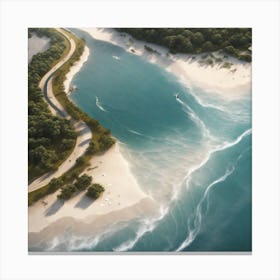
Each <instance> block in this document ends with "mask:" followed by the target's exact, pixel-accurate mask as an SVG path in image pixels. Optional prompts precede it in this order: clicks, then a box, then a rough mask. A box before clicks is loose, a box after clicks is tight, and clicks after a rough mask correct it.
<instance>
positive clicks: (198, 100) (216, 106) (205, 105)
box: [188, 86, 229, 113]
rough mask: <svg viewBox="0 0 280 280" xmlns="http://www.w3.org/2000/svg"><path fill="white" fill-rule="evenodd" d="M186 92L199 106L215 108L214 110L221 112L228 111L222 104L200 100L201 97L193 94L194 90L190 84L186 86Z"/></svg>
mask: <svg viewBox="0 0 280 280" xmlns="http://www.w3.org/2000/svg"><path fill="white" fill-rule="evenodd" d="M188 92H189V93H190V95H191V96H192V97H193V98H194V99H195V101H196V102H197V103H198V104H199V105H200V106H201V107H203V108H211V109H215V110H218V111H221V112H223V113H229V111H228V110H226V108H224V107H223V106H218V105H214V104H210V103H205V102H204V101H202V100H201V98H200V97H198V96H197V94H195V91H194V89H193V88H192V87H191V86H189V87H188Z"/></svg>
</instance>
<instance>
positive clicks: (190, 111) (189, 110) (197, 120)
mask: <svg viewBox="0 0 280 280" xmlns="http://www.w3.org/2000/svg"><path fill="white" fill-rule="evenodd" d="M176 100H177V101H178V102H179V103H180V104H181V105H182V106H183V107H184V108H186V109H187V113H188V114H189V116H190V117H191V119H192V120H193V121H194V122H195V123H196V124H197V125H198V126H200V127H201V129H202V132H203V134H204V136H205V137H207V138H209V139H214V137H213V136H212V135H211V133H210V131H209V129H208V128H207V127H206V125H205V123H204V122H203V121H202V120H201V119H200V118H199V117H198V116H197V115H196V113H195V112H194V111H193V109H192V108H191V107H190V106H189V105H187V104H186V103H185V102H183V101H182V100H181V99H180V98H178V97H177V98H176Z"/></svg>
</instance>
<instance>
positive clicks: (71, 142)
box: [28, 28, 76, 181]
mask: <svg viewBox="0 0 280 280" xmlns="http://www.w3.org/2000/svg"><path fill="white" fill-rule="evenodd" d="M32 33H36V35H37V36H39V37H42V36H46V37H49V38H50V39H51V41H50V47H49V49H47V50H46V51H45V52H42V53H38V54H36V55H34V56H33V58H32V60H31V62H30V64H29V65H28V181H31V180H33V179H35V178H36V177H39V176H41V175H43V174H44V173H46V172H48V171H53V170H55V169H56V168H57V167H58V165H59V164H60V162H61V161H62V160H63V159H64V158H65V157H66V156H67V155H68V154H69V153H70V152H71V150H72V149H73V147H74V146H75V142H76V133H75V131H74V130H73V129H72V127H71V125H70V122H69V121H68V120H66V119H63V118H60V117H57V116H54V115H52V114H51V112H50V111H49V109H48V106H47V104H46V102H44V100H43V93H42V91H41V89H40V88H39V86H38V85H39V82H40V80H41V78H42V77H43V76H44V75H45V74H46V73H47V72H48V71H49V70H50V69H51V67H52V66H53V64H54V63H55V62H56V61H57V60H58V59H59V58H60V57H61V56H62V55H63V53H64V51H66V50H67V45H66V44H65V41H64V40H63V39H62V37H61V36H59V35H58V34H57V33H55V32H52V31H51V29H49V28H36V29H35V28H30V29H29V30H28V37H30V36H31V35H32Z"/></svg>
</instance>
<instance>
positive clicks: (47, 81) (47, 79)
mask: <svg viewBox="0 0 280 280" xmlns="http://www.w3.org/2000/svg"><path fill="white" fill-rule="evenodd" d="M57 30H58V31H59V32H61V33H62V34H63V35H64V36H65V37H66V38H67V39H68V41H69V43H70V51H69V53H68V54H67V55H66V56H65V57H64V58H63V59H62V60H60V61H59V62H58V63H57V64H56V65H55V66H54V67H53V68H52V69H51V70H50V71H49V72H47V73H46V74H45V75H44V77H43V78H42V79H41V81H40V83H39V87H40V88H41V90H42V91H43V93H44V100H45V101H46V102H47V104H48V106H49V109H50V110H51V112H52V113H53V114H54V115H59V116H62V117H64V118H66V119H68V120H70V121H71V123H72V125H73V127H74V129H75V131H76V133H77V140H76V145H75V147H74V149H73V151H72V153H71V154H70V155H69V156H68V157H67V158H66V160H65V161H64V162H63V163H62V164H61V165H60V166H59V167H58V169H57V170H56V171H54V172H48V173H46V174H44V175H43V176H41V177H39V178H37V179H36V180H34V181H32V182H31V183H30V184H29V186H28V192H32V191H35V190H37V189H39V188H41V187H44V186H45V185H47V184H48V183H49V182H50V181H51V179H53V178H58V177H59V176H61V175H62V174H64V173H65V172H66V171H68V170H69V169H70V168H71V167H73V166H74V164H75V162H76V159H77V158H78V157H80V156H81V155H83V154H84V153H85V151H86V149H87V148H88V146H89V142H90V139H91V137H92V133H91V130H90V129H89V127H88V126H87V125H86V124H85V123H84V122H83V121H74V120H73V119H72V118H71V116H70V115H69V114H68V113H67V112H66V111H65V110H64V108H63V107H62V105H61V104H60V103H59V102H58V100H57V99H56V98H55V96H54V93H53V87H52V81H53V76H52V75H53V74H54V73H55V71H56V70H57V69H59V68H60V67H61V66H62V65H63V64H64V63H65V62H67V61H68V60H69V59H70V58H71V56H72V54H73V53H74V51H75V49H76V44H75V42H74V40H73V39H71V38H70V37H69V36H68V34H67V33H66V32H65V31H64V30H62V29H60V28H58V29H57Z"/></svg>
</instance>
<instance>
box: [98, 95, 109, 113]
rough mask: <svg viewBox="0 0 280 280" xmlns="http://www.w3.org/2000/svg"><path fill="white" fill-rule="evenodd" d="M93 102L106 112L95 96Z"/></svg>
mask: <svg viewBox="0 0 280 280" xmlns="http://www.w3.org/2000/svg"><path fill="white" fill-rule="evenodd" d="M95 104H96V106H97V107H98V108H99V109H100V110H101V111H103V112H107V111H106V110H105V109H104V108H103V107H102V105H101V104H100V102H99V100H98V97H97V96H95Z"/></svg>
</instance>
